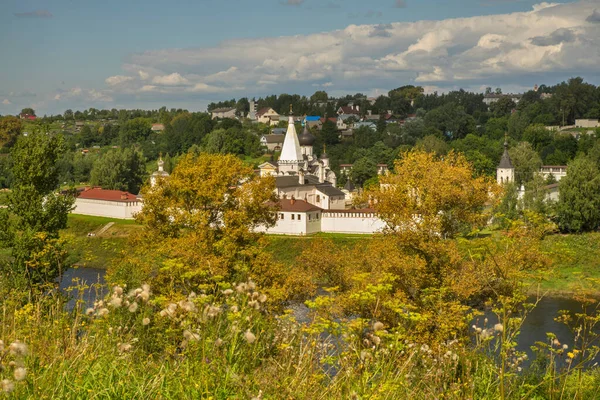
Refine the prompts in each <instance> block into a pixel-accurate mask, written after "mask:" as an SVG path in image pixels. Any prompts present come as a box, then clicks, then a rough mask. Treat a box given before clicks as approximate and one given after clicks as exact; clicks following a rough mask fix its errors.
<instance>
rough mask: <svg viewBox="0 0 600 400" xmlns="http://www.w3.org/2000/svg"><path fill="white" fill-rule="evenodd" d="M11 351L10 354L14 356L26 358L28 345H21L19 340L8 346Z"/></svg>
mask: <svg viewBox="0 0 600 400" xmlns="http://www.w3.org/2000/svg"><path fill="white" fill-rule="evenodd" d="M8 349H9V350H10V354H12V355H13V356H26V355H27V345H26V344H25V343H21V342H19V341H18V340H16V341H14V342H12V343H11V344H10V346H8Z"/></svg>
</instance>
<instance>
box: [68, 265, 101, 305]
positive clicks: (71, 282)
mask: <svg viewBox="0 0 600 400" xmlns="http://www.w3.org/2000/svg"><path fill="white" fill-rule="evenodd" d="M104 273H105V271H104V270H103V269H98V268H71V269H69V270H67V272H65V273H64V274H63V276H62V279H61V281H60V290H62V291H64V292H66V293H67V294H68V295H69V296H70V297H71V299H70V300H69V303H67V308H68V309H69V310H71V309H73V307H75V302H76V300H77V299H78V298H81V299H82V300H83V301H85V304H86V307H87V306H89V305H91V304H93V303H94V301H95V300H96V298H102V297H104V296H105V295H106V294H107V290H106V288H105V287H104ZM95 284H99V285H101V286H98V285H96V286H93V285H95ZM78 285H85V286H88V288H86V289H84V290H82V291H81V292H80V291H79V290H77V289H75V290H72V291H70V290H68V288H70V287H75V286H78Z"/></svg>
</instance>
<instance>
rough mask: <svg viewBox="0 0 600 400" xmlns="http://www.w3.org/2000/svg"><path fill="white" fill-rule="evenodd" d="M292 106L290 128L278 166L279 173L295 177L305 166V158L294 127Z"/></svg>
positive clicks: (286, 134) (284, 140)
mask: <svg viewBox="0 0 600 400" xmlns="http://www.w3.org/2000/svg"><path fill="white" fill-rule="evenodd" d="M291 111H292V106H291V105H290V118H289V120H288V128H287V132H286V133H285V139H283V147H282V148H281V155H280V156H279V161H278V162H277V165H278V166H279V172H280V173H284V174H290V175H295V174H297V173H298V170H299V169H300V168H301V167H302V166H303V165H304V157H303V156H302V150H301V149H300V142H299V140H298V134H297V133H296V126H295V125H294V117H293V116H292V112H291Z"/></svg>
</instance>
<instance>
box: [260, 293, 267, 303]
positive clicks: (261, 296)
mask: <svg viewBox="0 0 600 400" xmlns="http://www.w3.org/2000/svg"><path fill="white" fill-rule="evenodd" d="M258 301H260V302H261V303H264V302H265V301H267V295H266V294H264V293H263V294H261V295H260V296H258Z"/></svg>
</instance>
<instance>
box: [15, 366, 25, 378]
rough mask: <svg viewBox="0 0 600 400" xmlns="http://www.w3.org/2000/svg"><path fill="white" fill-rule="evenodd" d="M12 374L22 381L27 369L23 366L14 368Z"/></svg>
mask: <svg viewBox="0 0 600 400" xmlns="http://www.w3.org/2000/svg"><path fill="white" fill-rule="evenodd" d="M14 376H15V380H16V381H22V380H23V379H25V377H26V376H27V370H26V369H25V368H23V367H18V368H15V372H14Z"/></svg>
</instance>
